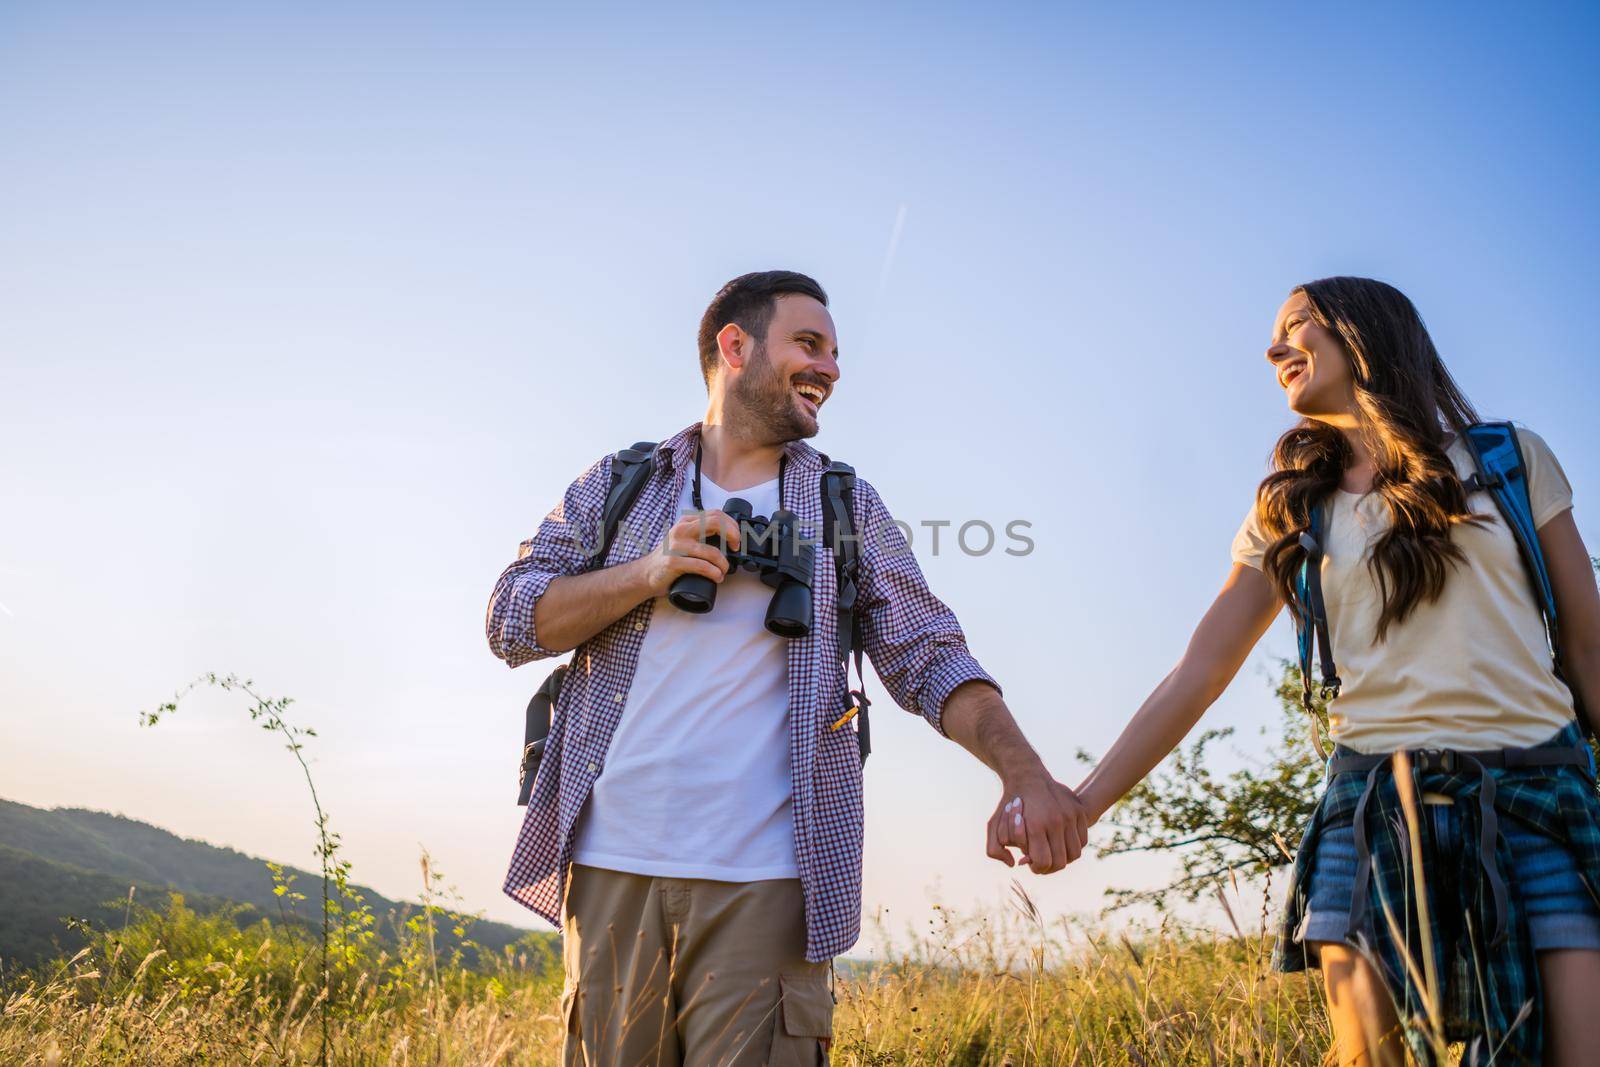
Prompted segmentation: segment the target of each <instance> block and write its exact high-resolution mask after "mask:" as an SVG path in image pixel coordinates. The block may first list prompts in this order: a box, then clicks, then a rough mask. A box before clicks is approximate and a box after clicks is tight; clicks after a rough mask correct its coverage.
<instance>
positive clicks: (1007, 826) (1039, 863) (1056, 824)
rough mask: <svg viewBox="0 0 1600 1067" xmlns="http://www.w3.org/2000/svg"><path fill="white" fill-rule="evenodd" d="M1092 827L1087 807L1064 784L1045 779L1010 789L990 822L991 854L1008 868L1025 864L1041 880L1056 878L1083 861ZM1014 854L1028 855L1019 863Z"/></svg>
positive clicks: (1032, 780) (1008, 786)
mask: <svg viewBox="0 0 1600 1067" xmlns="http://www.w3.org/2000/svg"><path fill="white" fill-rule="evenodd" d="M1089 824H1090V820H1089V813H1088V810H1087V809H1086V808H1085V807H1084V805H1083V803H1082V801H1080V800H1079V799H1078V796H1077V794H1076V793H1074V792H1073V791H1072V790H1070V789H1068V788H1067V787H1066V786H1064V785H1062V784H1061V783H1060V782H1057V781H1055V780H1054V779H1052V778H1050V777H1048V776H1044V777H1040V778H1035V779H1030V780H1028V781H1026V782H1022V783H1018V784H1015V785H1013V784H1011V783H1007V785H1006V790H1005V792H1004V794H1003V795H1002V796H1001V798H1000V803H999V804H998V805H996V807H995V810H994V814H993V815H991V816H990V817H989V848H988V852H989V855H990V857H991V858H993V859H997V860H999V861H1000V862H1001V863H1004V864H1005V865H1006V866H1007V867H1014V866H1016V865H1017V864H1018V863H1025V864H1027V865H1028V868H1029V869H1030V870H1031V871H1033V873H1035V874H1050V873H1052V872H1054V871H1059V870H1060V869H1061V868H1063V867H1065V866H1066V865H1067V864H1069V863H1071V862H1072V861H1073V860H1075V859H1077V858H1078V857H1079V856H1080V855H1082V853H1083V846H1084V845H1085V843H1087V841H1088V837H1089ZM1012 848H1017V849H1020V850H1021V852H1022V855H1021V856H1020V857H1019V858H1017V859H1013V858H1012V856H1011V849H1012Z"/></svg>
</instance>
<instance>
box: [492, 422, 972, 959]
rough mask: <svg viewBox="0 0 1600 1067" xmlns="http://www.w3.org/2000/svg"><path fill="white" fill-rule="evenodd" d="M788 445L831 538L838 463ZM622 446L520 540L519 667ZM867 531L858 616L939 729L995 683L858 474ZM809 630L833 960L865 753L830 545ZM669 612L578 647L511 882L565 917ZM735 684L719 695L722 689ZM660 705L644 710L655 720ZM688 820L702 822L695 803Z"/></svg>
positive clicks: (802, 773)
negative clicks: (638, 674)
mask: <svg viewBox="0 0 1600 1067" xmlns="http://www.w3.org/2000/svg"><path fill="white" fill-rule="evenodd" d="M699 436H700V426H699V424H698V423H697V424H695V425H693V426H690V427H688V428H686V429H684V430H682V431H680V432H679V433H678V434H676V435H675V436H674V437H672V438H671V439H670V440H668V441H666V442H664V443H663V444H662V445H661V447H660V448H659V449H657V450H656V456H655V461H654V462H655V469H654V470H653V471H652V473H651V475H650V478H649V480H648V481H647V482H646V484H645V486H644V489H643V490H642V491H641V492H640V494H639V498H638V500H637V501H636V502H635V504H634V506H633V510H632V511H631V512H630V514H629V515H628V517H627V528H626V529H625V531H623V532H622V533H619V535H618V536H617V538H616V540H615V541H614V542H613V544H612V546H611V548H610V550H609V551H608V552H607V555H606V560H605V564H606V566H615V565H617V564H619V563H626V562H629V561H631V560H634V559H637V558H639V557H640V556H642V555H644V554H645V553H646V552H648V551H653V550H654V548H655V547H656V546H659V545H660V544H661V541H662V540H663V538H664V537H665V535H666V532H667V530H668V529H669V528H670V527H671V525H672V523H673V522H674V521H675V520H676V519H677V518H678V515H677V510H678V501H679V500H680V499H681V496H682V493H683V485H684V479H685V478H686V477H688V476H690V475H691V474H692V472H693V467H694V453H695V446H696V444H697V443H698V441H699ZM785 455H786V457H787V460H788V464H787V466H786V468H785V471H784V479H783V492H784V499H783V501H782V503H783V506H784V507H787V508H788V509H789V510H791V511H793V512H794V513H795V514H796V515H797V516H799V522H800V526H801V527H802V530H809V532H810V534H811V536H815V537H817V538H818V540H819V541H820V539H821V536H820V535H821V533H822V498H821V481H822V473H823V471H824V470H826V469H827V465H828V462H827V459H826V457H824V456H822V455H821V454H820V453H818V452H817V450H816V449H814V448H812V447H811V446H809V445H807V444H805V443H804V442H799V441H796V442H791V443H790V444H789V445H788V446H787V448H786V450H785ZM610 480H611V457H610V456H607V457H605V458H604V459H602V460H600V461H599V462H598V463H596V464H595V465H594V466H592V467H590V468H589V469H588V470H587V471H585V472H584V473H583V474H582V475H581V476H580V477H579V478H578V480H577V481H575V482H573V483H572V484H571V485H570V486H569V487H568V488H567V491H566V495H565V496H564V497H563V499H562V501H561V503H560V504H559V505H557V507H556V508H555V510H553V511H551V512H550V514H549V515H547V516H545V519H544V522H543V523H541V524H540V526H539V531H538V533H536V534H534V536H533V537H532V538H530V539H529V540H527V541H524V542H523V543H522V547H521V551H520V552H519V553H518V556H517V560H516V562H514V563H512V564H511V565H510V566H509V567H507V568H506V569H505V572H504V573H503V574H501V575H500V579H499V581H497V582H496V583H495V586H494V593H493V595H492V596H491V597H490V600H489V610H488V617H487V619H486V622H485V629H486V630H487V633H488V638H489V647H490V648H491V649H492V650H493V651H494V654H495V655H496V656H498V657H499V658H501V659H503V660H505V662H506V664H507V665H508V666H511V667H517V666H520V665H521V664H524V663H527V662H528V661H530V660H535V659H543V658H545V657H547V656H553V655H556V654H557V653H555V652H553V651H552V650H550V649H548V648H545V647H544V646H542V645H540V644H539V636H538V634H537V633H536V632H535V630H534V605H535V604H536V603H537V602H538V600H539V598H540V597H541V596H542V595H543V594H544V591H545V589H546V588H548V587H549V585H550V583H551V582H552V581H553V580H555V579H556V578H559V577H562V576H563V575H575V574H579V573H582V572H583V571H585V570H588V569H591V568H590V562H591V561H590V560H589V559H588V557H587V555H586V554H585V552H584V548H583V546H585V545H596V544H598V543H599V541H600V538H599V526H600V513H601V510H602V509H603V507H604V505H605V498H606V492H607V490H608V488H609V487H610ZM854 513H855V519H856V526H857V529H858V530H859V532H860V534H861V542H860V549H859V552H860V564H861V571H860V578H859V580H858V581H859V585H860V591H859V594H858V600H857V609H856V610H857V614H858V616H859V618H860V620H861V628H862V643H863V646H864V648H865V650H866V653H867V655H868V656H870V657H871V659H872V664H873V666H874V667H875V668H876V669H877V672H878V676H879V677H880V678H881V679H882V680H883V684H884V685H885V686H886V687H887V688H888V690H889V693H890V695H891V696H893V697H894V699H895V701H896V702H897V703H898V704H899V705H900V706H901V707H903V708H905V709H906V710H907V711H910V712H913V713H915V714H920V715H921V716H923V718H925V719H927V720H928V722H929V723H931V724H932V725H933V726H934V728H935V729H938V730H939V731H940V732H941V733H942V732H943V727H942V725H941V722H940V712H941V709H942V708H943V706H944V701H945V698H946V697H948V696H949V695H950V693H951V691H952V690H954V689H955V688H956V687H957V686H958V685H960V684H961V683H963V682H966V681H970V680H973V679H978V680H981V681H984V682H987V683H989V684H990V685H994V686H995V688H997V689H998V688H999V686H998V685H997V684H996V683H995V681H994V679H993V678H990V677H989V675H988V674H987V673H986V672H985V671H984V670H983V668H982V667H980V666H979V665H978V662H977V661H976V660H975V659H973V658H972V656H971V654H969V653H968V651H967V644H966V639H965V637H964V636H963V634H962V632H961V627H960V625H959V624H958V623H957V622H956V617H955V615H954V614H953V613H952V612H951V611H950V609H949V608H947V607H946V606H945V605H944V604H943V603H942V602H941V601H940V600H939V599H938V598H937V597H935V596H934V595H933V593H932V592H930V591H929V589H928V585H927V582H926V581H925V580H924V579H923V576H922V571H921V569H920V568H919V567H918V566H917V562H916V558H915V557H914V556H913V555H912V554H911V551H910V548H909V546H908V545H907V543H906V540H905V537H904V535H903V534H902V532H901V530H900V528H899V527H898V526H897V525H896V524H895V522H894V520H893V519H892V517H891V516H890V514H889V512H888V510H887V509H886V508H885V507H884V505H883V501H882V500H881V499H880V498H879V497H878V494H877V492H876V490H874V489H873V488H872V486H871V485H870V484H868V483H867V482H866V481H864V480H862V479H860V478H858V479H857V480H856V485H855V507H854ZM811 589H812V601H813V618H814V620H815V622H814V623H813V625H812V629H811V635H810V636H809V637H804V638H798V639H794V640H791V641H790V642H789V650H788V651H789V662H788V667H789V679H788V683H789V771H790V781H791V782H792V788H793V790H794V797H793V801H794V845H795V858H796V862H797V865H798V867H799V870H800V884H801V887H802V889H803V890H804V893H805V905H806V931H807V933H806V958H807V959H808V960H811V961H812V962H821V961H824V960H827V959H829V958H831V957H833V956H836V955H838V954H839V953H841V952H843V951H845V950H846V949H848V948H849V947H850V946H851V945H853V944H855V942H856V938H857V937H858V936H859V935H860V930H861V842H862V804H861V763H860V756H859V753H858V750H857V747H856V736H855V732H854V731H853V730H852V729H851V728H849V727H845V728H842V729H839V730H829V729H828V727H829V726H830V725H832V723H833V722H834V721H836V720H837V719H838V717H839V716H840V715H841V714H842V713H843V712H844V710H845V709H846V708H847V707H848V706H849V699H848V698H849V694H848V685H847V683H846V679H845V665H844V663H843V662H842V661H841V660H840V657H839V652H838V637H837V633H836V630H837V628H836V627H835V625H834V620H835V619H836V618H837V607H836V601H835V580H834V565H833V555H832V553H831V551H829V550H828V549H826V548H824V547H822V546H821V545H819V546H818V547H817V550H816V564H815V569H814V571H813V574H812V585H811ZM654 607H655V602H654V601H653V600H646V601H645V602H644V603H642V604H640V605H639V606H638V607H636V608H634V609H633V610H632V611H630V612H628V613H627V614H626V615H624V616H623V617H622V618H620V619H618V620H617V621H616V622H614V623H612V624H611V625H610V626H608V627H606V628H605V629H604V630H602V631H601V632H600V633H598V634H596V635H595V636H594V637H592V638H590V639H589V640H588V641H586V642H584V643H583V644H582V645H580V646H579V647H578V649H577V650H576V652H575V653H574V655H573V658H572V669H571V670H570V671H568V672H567V677H566V680H565V681H564V682H563V684H562V689H561V697H560V699H559V701H558V702H557V704H556V708H555V716H554V719H553V721H552V723H551V728H550V737H549V740H548V741H547V742H546V746H545V752H544V757H543V759H542V760H541V762H540V766H539V774H538V777H537V778H536V779H535V781H534V785H533V794H532V798H531V799H530V800H529V802H528V811H527V815H526V816H525V817H524V818H523V822H522V830H521V833H520V834H519V835H518V838H517V844H516V849H515V851H514V852H513V854H512V857H511V868H510V870H509V871H508V872H507V874H506V882H505V891H506V893H507V894H508V895H510V896H511V897H512V898H514V899H515V900H517V901H518V902H519V903H521V904H522V905H523V906H525V907H528V908H531V909H532V910H533V911H535V912H537V913H538V914H539V915H541V916H543V917H544V918H545V919H547V920H549V921H550V922H552V923H556V924H557V925H559V924H560V922H561V899H562V890H563V887H564V884H565V880H566V875H567V870H568V867H569V866H570V864H571V862H572V837H573V826H574V824H575V823H576V822H577V820H578V814H579V812H580V811H582V809H583V805H584V803H585V802H586V801H587V800H588V799H589V792H590V790H591V789H592V788H593V786H594V783H595V780H596V779H597V778H598V777H599V776H600V774H601V773H602V772H603V770H604V768H605V763H606V753H607V751H608V750H609V748H610V745H611V737H612V734H613V733H614V731H615V730H616V728H617V723H618V721H619V720H620V719H621V717H622V708H623V705H624V703H625V701H626V700H627V697H628V689H629V686H630V685H631V684H632V682H633V675H634V669H635V668H636V667H637V665H638V662H639V652H640V650H641V649H642V648H643V646H644V639H645V635H646V634H647V633H648V632H649V629H650V616H651V613H652V612H653V610H654ZM726 698H727V695H726V694H724V693H707V694H706V699H708V700H723V699H726ZM649 713H650V709H649V708H639V709H637V710H636V711H635V712H634V714H643V715H648V714H649ZM683 817H684V818H685V819H693V818H697V817H699V816H698V815H697V813H695V812H684V813H683Z"/></svg>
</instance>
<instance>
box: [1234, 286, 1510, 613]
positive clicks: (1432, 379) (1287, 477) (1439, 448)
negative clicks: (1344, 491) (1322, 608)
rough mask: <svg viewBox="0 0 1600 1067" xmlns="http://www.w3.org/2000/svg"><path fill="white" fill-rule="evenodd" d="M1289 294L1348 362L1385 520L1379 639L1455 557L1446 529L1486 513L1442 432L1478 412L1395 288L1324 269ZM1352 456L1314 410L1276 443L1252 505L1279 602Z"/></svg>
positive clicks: (1290, 595)
mask: <svg viewBox="0 0 1600 1067" xmlns="http://www.w3.org/2000/svg"><path fill="white" fill-rule="evenodd" d="M1293 292H1294V293H1304V294H1305V295H1306V300H1307V302H1308V303H1309V304H1310V305H1311V317H1312V319H1313V321H1315V322H1317V323H1318V324H1320V325H1321V326H1323V327H1324V328H1326V329H1328V330H1329V331H1331V332H1332V333H1333V334H1334V335H1335V336H1337V337H1338V338H1339V341H1340V344H1341V346H1342V347H1343V349H1344V353H1345V356H1346V357H1347V358H1348V359H1349V360H1350V371H1351V377H1352V379H1353V380H1354V382H1355V397H1356V414H1357V422H1358V425H1359V433H1360V434H1361V439H1362V442H1363V443H1364V444H1365V445H1366V447H1367V449H1368V451H1369V452H1370V453H1371V455H1372V459H1373V461H1374V463H1375V464H1376V467H1377V471H1376V474H1375V476H1374V478H1373V482H1372V491H1373V492H1374V493H1376V494H1378V496H1379V497H1380V498H1381V499H1382V501H1383V504H1384V506H1385V507H1386V508H1387V510H1388V512H1389V517H1390V518H1391V519H1392V520H1393V522H1392V524H1391V525H1390V527H1389V529H1388V530H1386V531H1385V532H1384V533H1383V535H1382V536H1381V537H1379V538H1378V541H1377V543H1376V544H1374V545H1373V546H1372V557H1371V559H1369V560H1368V566H1369V567H1370V568H1371V569H1372V573H1373V576H1374V577H1375V578H1376V580H1377V583H1378V592H1379V594H1380V595H1381V597H1382V600H1383V610H1382V612H1381V613H1380V615H1379V616H1378V632H1377V634H1376V635H1375V636H1376V638H1377V639H1378V640H1380V641H1381V640H1383V639H1384V637H1385V636H1386V635H1387V634H1388V631H1389V627H1390V626H1392V625H1393V624H1395V623H1398V622H1403V621H1405V619H1406V617H1407V616H1409V615H1410V614H1411V612H1412V611H1413V610H1415V609H1416V607H1417V605H1418V604H1420V603H1422V601H1424V600H1435V599H1437V598H1438V596H1439V594H1440V592H1441V591H1442V590H1443V589H1444V582H1445V578H1446V576H1447V575H1448V574H1449V570H1450V567H1451V566H1452V565H1454V564H1455V563H1457V562H1459V561H1460V560H1461V558H1462V556H1461V549H1460V548H1459V547H1457V546H1456V544H1455V543H1454V542H1453V541H1452V540H1451V539H1450V532H1451V530H1452V528H1454V527H1455V526H1456V525H1457V524H1458V523H1476V522H1482V521H1483V520H1484V516H1482V515H1477V514H1474V513H1473V512H1472V511H1470V510H1469V509H1468V507H1467V491H1466V488H1465V487H1464V486H1463V485H1462V484H1461V479H1460V478H1459V477H1458V476H1457V474H1456V469H1455V465H1454V464H1453V463H1452V462H1451V461H1450V458H1449V457H1448V456H1446V455H1445V447H1446V446H1447V444H1448V443H1449V441H1448V437H1447V435H1448V434H1449V433H1451V432H1454V433H1456V434H1461V433H1463V432H1464V431H1465V430H1466V428H1467V426H1468V425H1470V424H1472V423H1474V422H1477V421H1478V414H1477V412H1476V411H1474V410H1473V408H1472V405H1471V404H1470V403H1469V402H1468V401H1467V398H1466V397H1465V396H1464V395H1463V394H1462V392H1461V390H1460V388H1459V387H1457V385H1456V383H1455V380H1454V379H1453V378H1451V377H1450V372H1449V371H1448V370H1446V369H1445V365H1444V361H1443V360H1442V359H1440V358H1439V351H1438V349H1436V348H1435V347H1434V346H1433V339H1432V338H1431V337H1429V336H1428V329H1427V327H1426V326H1424V325H1423V324H1422V316H1420V315H1418V314H1417V309H1416V307H1415V306H1413V305H1412V303H1411V301H1410V300H1408V299H1407V298H1406V295H1405V294H1404V293H1402V292H1400V290H1398V289H1396V288H1394V286H1392V285H1385V284H1384V283H1383V282H1379V281H1373V280H1372V279H1370V278H1324V279H1322V280H1321V281H1316V282H1308V283H1306V284H1305V285H1301V286H1298V287H1296V288H1295V289H1294V290H1293ZM1291 295H1292V294H1291ZM1353 458H1354V457H1353V454H1352V452H1351V449H1350V445H1349V442H1348V441H1346V439H1345V436H1344V434H1343V433H1342V432H1341V431H1340V430H1338V429H1337V428H1335V427H1333V426H1329V425H1328V424H1326V423H1322V422H1317V421H1315V420H1312V419H1303V420H1301V422H1300V424H1299V425H1297V426H1295V427H1294V428H1293V429H1291V430H1289V431H1288V432H1287V433H1285V434H1284V435H1283V436H1282V437H1280V438H1279V439H1278V443H1277V446H1276V447H1275V448H1274V449H1273V454H1272V468H1273V470H1272V473H1271V474H1269V475H1267V477H1266V478H1265V479H1264V480H1263V481H1262V483H1261V487H1260V488H1259V489H1258V490H1257V491H1256V509H1257V512H1258V514H1259V515H1260V518H1261V525H1262V529H1263V530H1264V531H1265V532H1266V534H1267V536H1268V537H1270V538H1273V539H1274V540H1273V543H1272V544H1271V546H1270V547H1268V549H1267V554H1266V558H1265V560H1264V561H1263V562H1264V565H1265V569H1266V573H1267V576H1268V577H1269V578H1270V579H1271V580H1272V582H1273V584H1274V585H1275V586H1276V587H1277V589H1278V593H1279V595H1280V596H1282V597H1283V598H1284V601H1285V602H1286V603H1290V604H1293V603H1295V595H1294V579H1295V574H1296V572H1297V571H1298V570H1299V568H1300V564H1301V562H1302V561H1303V560H1304V559H1305V550H1304V549H1303V548H1301V547H1300V544H1299V540H1298V538H1299V534H1300V531H1301V530H1304V529H1305V528H1306V527H1307V526H1308V525H1309V523H1310V515H1311V508H1312V505H1314V504H1316V503H1319V502H1321V501H1325V500H1326V499H1327V498H1328V497H1329V496H1330V495H1331V494H1332V493H1333V491H1334V490H1335V489H1337V488H1338V487H1339V483H1340V481H1341V479H1342V477H1343V475H1344V470H1345V468H1346V467H1347V466H1349V464H1350V462H1351V460H1352V459H1353Z"/></svg>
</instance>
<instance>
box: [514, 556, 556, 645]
mask: <svg viewBox="0 0 1600 1067" xmlns="http://www.w3.org/2000/svg"><path fill="white" fill-rule="evenodd" d="M559 577H560V575H559V574H552V573H551V572H549V571H534V570H530V571H525V572H523V573H522V574H519V575H517V577H516V578H515V579H514V580H513V584H512V586H511V611H510V612H509V615H510V618H511V620H512V624H513V627H516V629H514V634H515V636H513V637H512V639H511V647H510V649H509V650H508V651H509V653H510V654H509V655H507V656H506V666H508V667H518V666H521V665H522V664H524V663H527V662H529V661H530V660H536V659H547V658H549V657H550V656H559V655H561V653H560V652H557V651H556V650H555V649H553V648H545V647H544V646H543V645H541V644H540V643H539V633H538V631H537V629H536V628H535V626H534V614H535V611H534V609H535V608H536V607H537V605H538V603H539V598H540V597H542V596H544V593H545V590H546V589H548V588H550V583H551V582H553V581H555V580H556V579H557V578H559Z"/></svg>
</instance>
